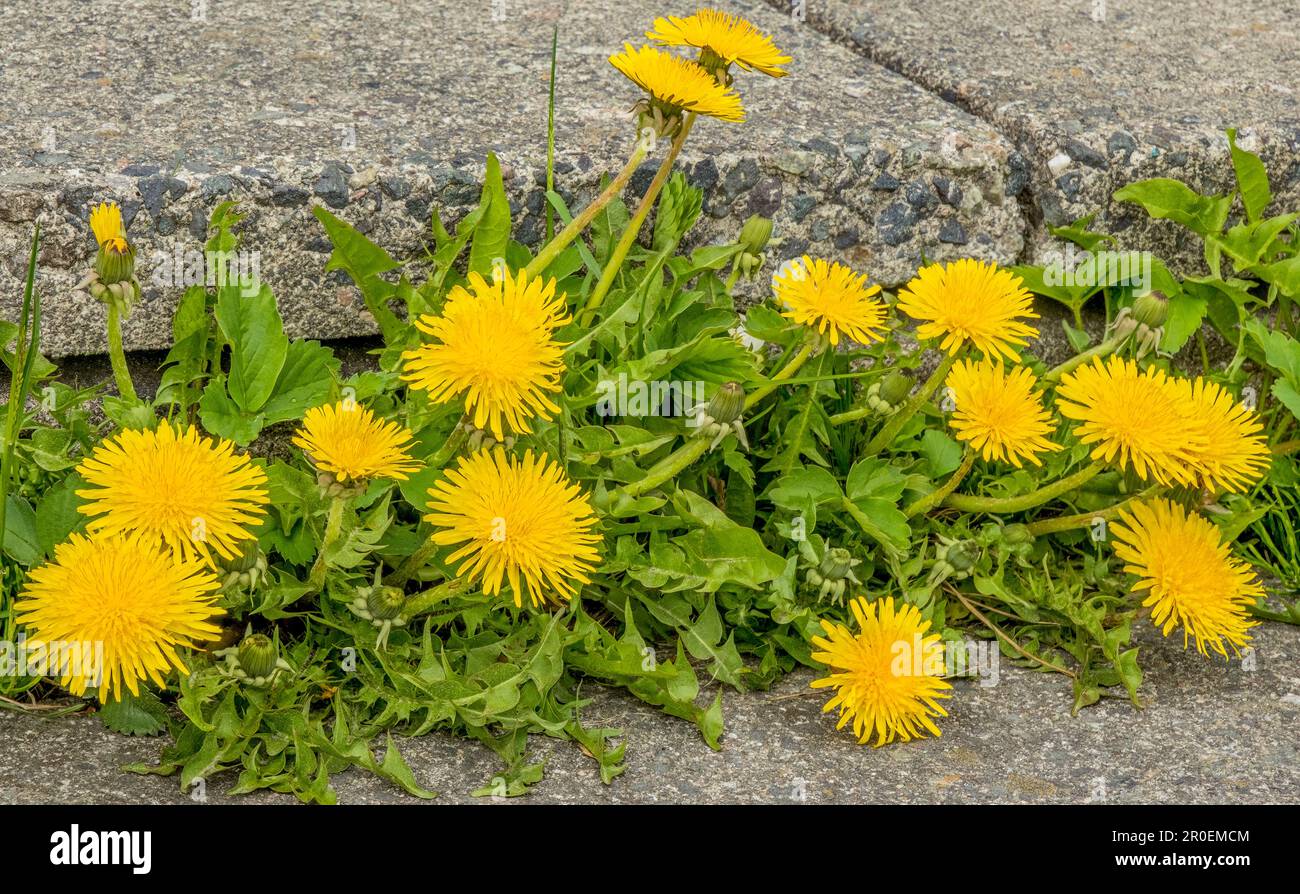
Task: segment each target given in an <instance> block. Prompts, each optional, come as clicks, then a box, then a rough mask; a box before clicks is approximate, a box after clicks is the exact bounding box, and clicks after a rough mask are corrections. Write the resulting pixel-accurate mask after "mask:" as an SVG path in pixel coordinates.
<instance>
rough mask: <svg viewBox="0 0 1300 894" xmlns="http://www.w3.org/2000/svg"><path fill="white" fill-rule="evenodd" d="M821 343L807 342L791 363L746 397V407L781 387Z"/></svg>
mask: <svg viewBox="0 0 1300 894" xmlns="http://www.w3.org/2000/svg"><path fill="white" fill-rule="evenodd" d="M819 343H820V342H819V341H817V340H812V341H808V342H805V343H804V346H803V347H802V348H800V349H799V353H797V354H795V355H794V356H793V357H791V358H790V362H789V363H787V364H786V365H785V366H783V367H781V369H779V370H778V371H777V372H776V374H775V375H773V376H772V378H770V379H768V380H767V381H766V382H764V383H763V384H762V385H759V386H758V387H757V388H755V389H754V390H753V391H752V392H751V393H750V394H748V395H747V396H746V397H745V409H746V410H748V409H750V408H751V407H753V406H754V404H756V403H758V402H759V401H760V400H762V399H763V398H765V397H767V396H768V395H769V394H771V393H772V392H773V391H775V390H776V389H777V388H779V387H781V383H782V382H783V381H785V380H786V379H788V378H790V377H791V376H793V375H794V374H795V373H797V372H798V371H799V370H800V369H801V368H802V367H803V365H804V364H805V363H807V362H808V358H809V357H811V356H812V353H813V350H814V349H815V348H816V347H817V345H818V344H819Z"/></svg>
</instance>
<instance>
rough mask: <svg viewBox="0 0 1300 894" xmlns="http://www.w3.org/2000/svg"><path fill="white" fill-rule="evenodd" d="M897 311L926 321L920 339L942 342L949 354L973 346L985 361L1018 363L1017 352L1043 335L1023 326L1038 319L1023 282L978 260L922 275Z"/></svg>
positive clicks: (932, 268)
mask: <svg viewBox="0 0 1300 894" xmlns="http://www.w3.org/2000/svg"><path fill="white" fill-rule="evenodd" d="M898 309H899V310H901V311H902V312H903V313H905V314H907V315H908V316H910V317H911V318H912V319H914V320H920V321H922V322H921V325H920V326H917V327H916V335H917V337H918V338H921V339H928V338H941V339H942V341H941V342H940V343H939V344H940V347H942V348H943V350H945V351H947V352H948V353H949V354H956V353H957V351H958V350H960V349H961V347H962V345H964V344H965V343H966V342H970V343H971V344H973V345H974V346H975V347H977V348H979V350H980V351H982V352H983V353H984V354H985V355H986V356H989V357H994V356H997V355H998V354H1001V355H1004V356H1005V357H1006V358H1007V359H1008V360H1015V359H1016V351H1015V346H1021V347H1023V346H1024V345H1026V344H1028V341H1027V339H1029V338H1031V337H1033V336H1036V335H1038V330H1037V329H1035V328H1034V327H1033V326H1030V325H1028V324H1026V323H1022V322H1020V321H1021V320H1022V319H1035V318H1037V317H1038V314H1036V313H1034V299H1033V296H1031V295H1030V294H1029V291H1028V290H1027V289H1026V288H1025V287H1024V283H1023V282H1022V280H1021V279H1020V277H1018V276H1016V275H1015V274H1013V273H1011V272H1010V271H1008V270H1002V269H1000V268H999V267H998V266H997V265H996V264H986V263H984V262H983V261H977V260H974V259H973V258H962V259H961V260H959V261H953V262H952V263H951V264H948V265H947V266H946V267H945V266H943V265H941V264H931V265H930V266H929V267H924V268H922V269H921V270H919V271H917V274H916V277H915V278H914V279H913V280H912V281H911V282H909V283H908V284H907V285H906V286H905V287H904V288H903V290H902V291H900V292H899V293H898Z"/></svg>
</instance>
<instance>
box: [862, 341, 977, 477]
mask: <svg viewBox="0 0 1300 894" xmlns="http://www.w3.org/2000/svg"><path fill="white" fill-rule="evenodd" d="M956 362H957V355H956V354H945V355H944V358H943V360H941V361H940V362H939V365H938V366H937V367H935V369H934V372H932V373H930V378H928V379H926V380H925V384H924V385H922V386H921V388H920V390H919V391H917V392H916V393H915V394H913V395H912V396H911V397H910V398H908V401H907V403H905V404H903V406H901V407H900V408H899V409H898V412H897V413H895V414H894V415H892V416H890V417H889V419H887V420H886V421H885V424H884V425H883V426H881V429H880V431H878V432H876V436H875V437H874V438H872V439H871V441H870V442H869V443H868V444H867V447H866V449H865V450H864V451H863V454H862V455H863V456H875V455H876V454H877V453H879V452H880V451H882V450H884V449H885V448H886V447H888V446H889V445H890V444H892V443H893V442H894V438H895V437H897V436H898V433H899V432H900V431H902V430H903V426H904V425H906V424H907V422H908V420H910V419H911V418H912V417H913V416H915V415H916V414H917V412H918V411H919V410H920V409H921V407H923V406H925V403H926V401H928V400H929V399H930V398H931V397H932V396H933V395H934V392H935V389H936V388H938V387H939V385H940V383H941V382H943V380H944V379H946V378H947V377H948V373H949V372H951V371H952V365H953V364H954V363H956Z"/></svg>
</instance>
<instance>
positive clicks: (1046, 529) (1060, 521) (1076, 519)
mask: <svg viewBox="0 0 1300 894" xmlns="http://www.w3.org/2000/svg"><path fill="white" fill-rule="evenodd" d="M1159 491H1160V487H1159V486H1156V487H1149V488H1147V489H1146V490H1144V491H1142V493H1140V494H1135V495H1134V496H1131V497H1129V498H1128V499H1127V500H1121V501H1120V502H1118V503H1116V504H1115V505H1114V506H1107V507H1106V508H1105V509H1098V510H1097V511H1096V512H1080V513H1078V514H1076V515H1059V516H1057V517H1056V518H1041V519H1039V520H1038V521H1036V522H1030V523H1029V524H1028V525H1026V526H1025V527H1026V528H1027V529H1028V530H1029V533H1030V534H1032V535H1033V536H1034V537H1039V536H1041V535H1043V534H1056V533H1059V532H1061V531H1073V530H1074V529H1075V528H1086V527H1088V526H1090V525H1091V524H1092V523H1093V522H1095V521H1096V520H1097V519H1099V518H1100V519H1112V518H1114V517H1115V516H1117V515H1119V514H1120V512H1122V511H1124V510H1125V509H1127V508H1129V507H1130V506H1132V505H1134V504H1135V503H1139V502H1141V501H1142V500H1145V499H1146V498H1147V497H1150V496H1153V495H1155V494H1156V493H1158V492H1159Z"/></svg>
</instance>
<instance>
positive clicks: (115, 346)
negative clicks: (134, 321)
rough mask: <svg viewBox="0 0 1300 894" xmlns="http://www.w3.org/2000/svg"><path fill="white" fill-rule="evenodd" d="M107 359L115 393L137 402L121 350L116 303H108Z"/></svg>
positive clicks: (119, 313) (118, 312) (119, 319)
mask: <svg viewBox="0 0 1300 894" xmlns="http://www.w3.org/2000/svg"><path fill="white" fill-rule="evenodd" d="M108 359H109V362H110V363H111V364H112V365H113V379H114V381H116V382H117V393H118V394H120V395H121V396H122V397H123V398H124V399H126V400H129V401H136V400H138V398H137V397H136V396H135V385H133V384H132V383H131V370H130V369H128V368H127V365H126V352H125V351H124V350H123V349H122V308H121V307H120V306H119V305H118V302H116V301H109V302H108Z"/></svg>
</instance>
